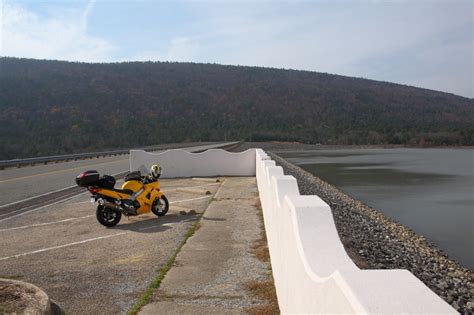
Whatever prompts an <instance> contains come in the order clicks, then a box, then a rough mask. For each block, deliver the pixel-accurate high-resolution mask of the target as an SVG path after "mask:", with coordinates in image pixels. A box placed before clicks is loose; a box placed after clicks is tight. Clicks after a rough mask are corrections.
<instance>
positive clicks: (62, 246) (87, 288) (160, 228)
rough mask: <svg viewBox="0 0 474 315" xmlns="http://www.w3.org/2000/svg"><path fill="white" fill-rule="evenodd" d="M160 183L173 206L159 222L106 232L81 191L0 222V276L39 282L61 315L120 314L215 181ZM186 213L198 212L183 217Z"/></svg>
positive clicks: (151, 219)
mask: <svg viewBox="0 0 474 315" xmlns="http://www.w3.org/2000/svg"><path fill="white" fill-rule="evenodd" d="M161 184H162V185H161V187H162V190H163V191H164V193H165V194H166V196H167V197H168V199H169V201H170V203H171V209H170V212H169V213H168V214H167V215H166V216H164V217H161V218H157V217H156V216H154V215H153V214H147V215H142V216H138V217H131V218H130V219H127V218H126V217H123V218H122V221H121V222H120V223H119V224H118V225H117V226H116V227H114V228H105V227H103V226H102V225H100V224H99V223H98V222H97V221H96V219H95V207H94V206H93V205H91V204H90V203H89V194H88V193H83V194H80V195H78V196H75V197H73V198H72V199H70V200H67V201H63V202H61V203H58V204H55V205H50V206H46V207H43V208H38V209H35V210H34V211H32V212H29V213H26V214H24V215H21V216H18V217H14V218H12V219H11V220H7V221H3V222H0V278H8V279H18V280H22V281H26V282H30V283H32V284H34V285H37V286H38V287H40V288H41V289H43V290H44V291H45V292H46V293H47V294H48V295H49V296H50V297H51V298H52V299H54V300H55V301H57V302H58V304H59V305H60V306H61V307H62V308H63V309H64V310H65V312H66V313H67V314H121V313H125V312H126V311H127V310H128V309H129V308H130V307H131V306H132V305H133V304H134V303H135V302H136V300H137V299H138V297H139V296H140V294H141V292H143V290H144V289H145V288H146V287H147V285H148V282H149V281H150V280H151V279H152V278H153V276H154V275H155V273H156V271H157V270H159V269H160V268H161V267H162V265H163V264H164V263H165V262H166V261H167V259H168V258H169V257H170V256H171V255H172V254H173V253H174V252H175V250H176V248H177V246H178V245H179V244H180V242H181V241H182V239H183V237H184V235H185V233H186V231H187V230H188V228H189V227H190V226H191V224H193V222H195V221H196V220H197V219H198V218H199V214H200V213H202V212H203V211H204V210H205V209H206V208H207V206H208V204H209V202H210V200H212V197H213V196H214V194H215V192H216V191H217V189H218V187H219V185H220V184H221V183H210V182H207V181H196V180H192V179H173V180H171V179H166V180H162V181H161ZM182 187H194V188H193V189H194V190H196V191H199V189H200V190H201V191H202V192H201V193H199V192H193V193H190V192H182V191H180V190H179V188H182ZM206 191H210V192H211V194H209V195H206V193H205V192H206ZM191 209H192V210H195V211H196V213H197V215H193V214H188V212H189V211H190V210H191ZM183 212H185V213H186V214H182V213H183ZM191 213H192V212H191Z"/></svg>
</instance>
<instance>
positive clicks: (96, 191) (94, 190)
mask: <svg viewBox="0 0 474 315" xmlns="http://www.w3.org/2000/svg"><path fill="white" fill-rule="evenodd" d="M89 191H90V193H91V194H94V195H95V194H97V193H98V192H99V188H97V187H89Z"/></svg>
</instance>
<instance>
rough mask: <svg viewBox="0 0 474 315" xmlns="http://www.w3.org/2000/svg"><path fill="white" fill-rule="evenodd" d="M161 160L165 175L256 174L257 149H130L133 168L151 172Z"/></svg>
mask: <svg viewBox="0 0 474 315" xmlns="http://www.w3.org/2000/svg"><path fill="white" fill-rule="evenodd" d="M155 163H159V164H160V165H161V167H162V169H163V172H162V178H177V177H197V176H219V175H221V176H255V149H249V150H247V151H244V152H239V153H233V152H228V151H225V150H222V149H211V150H207V151H204V152H201V153H190V152H187V151H184V150H181V149H175V150H168V151H165V152H162V153H149V152H145V151H143V150H130V171H137V170H140V171H141V172H142V173H148V172H149V170H150V167H151V166H152V165H153V164H155Z"/></svg>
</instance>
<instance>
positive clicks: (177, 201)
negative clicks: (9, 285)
mask: <svg viewBox="0 0 474 315" xmlns="http://www.w3.org/2000/svg"><path fill="white" fill-rule="evenodd" d="M211 197H212V196H204V197H198V198H191V199H183V200H176V201H172V202H170V205H171V204H173V203H179V202H186V201H193V200H199V199H206V198H211ZM0 222H2V221H0Z"/></svg>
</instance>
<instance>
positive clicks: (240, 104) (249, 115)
mask: <svg viewBox="0 0 474 315" xmlns="http://www.w3.org/2000/svg"><path fill="white" fill-rule="evenodd" d="M0 109H1V111H0V145H1V150H0V159H11V158H19V157H30V156H41V155H50V154H63V153H72V152H84V151H93V150H105V149H108V148H116V149H118V148H127V147H130V146H132V147H133V146H141V145H148V144H157V143H165V142H180V141H197V140H202V141H207V140H224V139H225V140H240V139H249V140H250V139H251V140H253V141H259V140H290V141H301V142H308V143H322V144H379V143H394V144H399V143H404V144H435V145H440V144H448V145H459V144H461V145H472V144H473V143H474V130H473V122H474V100H473V99H468V98H463V97H460V96H456V95H452V94H446V93H441V92H436V91H431V90H426V89H419V88H414V87H409V86H403V85H397V84H391V83H386V82H377V81H372V80H366V79H360V78H351V77H344V76H338V75H330V74H324V73H317V72H307V71H294V70H279V69H268V68H258V67H240V66H222V65H215V64H192V63H167V62H165V63H162V62H144V63H142V62H130V63H111V64H87V63H71V62H62V61H44V60H32V59H17V58H1V59H0Z"/></svg>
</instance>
